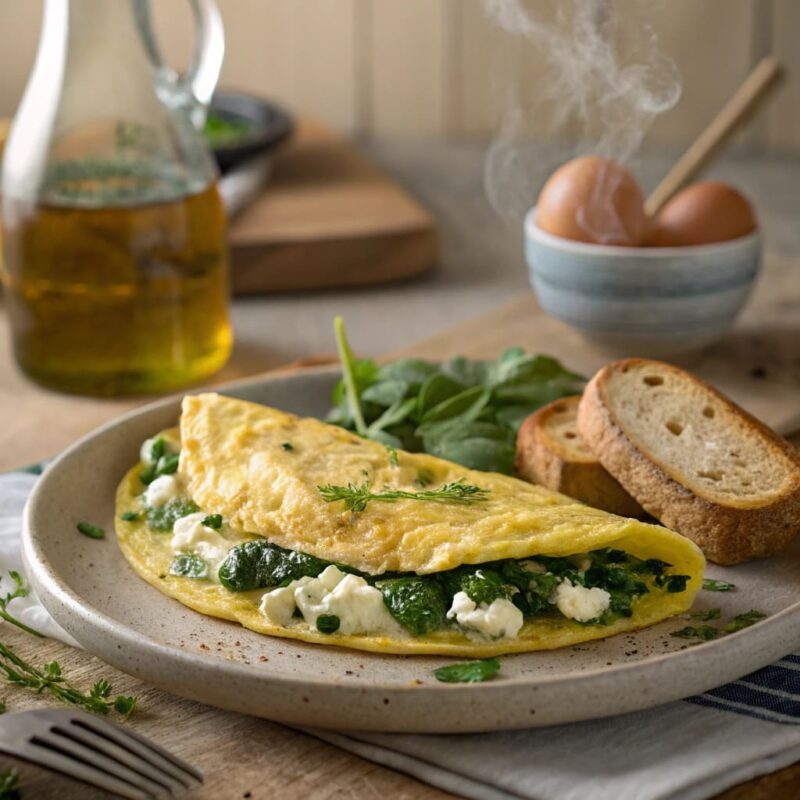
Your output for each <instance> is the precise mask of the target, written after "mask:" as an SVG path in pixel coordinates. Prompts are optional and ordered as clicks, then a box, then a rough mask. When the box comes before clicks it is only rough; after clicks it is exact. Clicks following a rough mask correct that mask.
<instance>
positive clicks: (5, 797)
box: [0, 767, 22, 800]
mask: <svg viewBox="0 0 800 800" xmlns="http://www.w3.org/2000/svg"><path fill="white" fill-rule="evenodd" d="M21 797H22V795H21V794H20V793H19V773H18V772H17V771H16V770H15V769H14V768H13V767H11V768H9V769H4V770H3V771H2V772H0V800H20V798H21Z"/></svg>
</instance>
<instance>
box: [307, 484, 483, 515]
mask: <svg viewBox="0 0 800 800" xmlns="http://www.w3.org/2000/svg"><path fill="white" fill-rule="evenodd" d="M317 489H318V490H319V493H320V494H321V495H322V499H323V500H324V501H325V502H326V503H335V502H336V501H338V500H343V501H344V507H345V508H346V509H347V510H348V511H352V512H354V513H358V512H361V511H364V509H366V507H367V504H368V503H369V502H370V501H371V500H380V501H382V502H386V503H393V502H395V501H396V500H404V499H405V500H430V501H437V502H448V501H449V502H458V503H476V502H479V501H482V500H486V499H487V498H486V495H487V494H488V489H481V488H480V486H475V485H473V484H469V483H464V479H463V478H460V479H459V480H457V481H453V482H452V483H445V484H443V485H442V486H439V487H437V488H436V489H431V490H428V491H424V490H423V491H419V492H406V491H402V490H399V489H386V490H384V491H382V492H373V491H371V490H370V484H369V481H364V483H362V484H361V485H360V486H356V485H355V484H354V483H349V484H347V486H332V485H330V484H329V485H327V486H317Z"/></svg>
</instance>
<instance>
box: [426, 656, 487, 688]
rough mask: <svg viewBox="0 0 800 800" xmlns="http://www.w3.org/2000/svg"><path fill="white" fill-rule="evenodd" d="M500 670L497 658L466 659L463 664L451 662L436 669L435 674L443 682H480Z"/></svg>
mask: <svg viewBox="0 0 800 800" xmlns="http://www.w3.org/2000/svg"><path fill="white" fill-rule="evenodd" d="M498 672H500V662H499V661H498V660H497V659H496V658H485V659H481V660H480V661H465V662H464V663H462V664H449V665H448V666H446V667H439V669H435V670H434V671H433V674H434V675H435V677H436V680H437V681H441V682H442V683H480V682H481V681H486V680H489V678H492V677H494V676H495V675H497V673H498Z"/></svg>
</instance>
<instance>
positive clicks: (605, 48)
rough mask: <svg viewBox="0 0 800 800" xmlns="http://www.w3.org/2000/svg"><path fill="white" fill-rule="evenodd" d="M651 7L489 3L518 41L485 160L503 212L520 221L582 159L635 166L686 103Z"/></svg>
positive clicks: (571, 0) (518, 0)
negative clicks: (651, 133) (554, 177)
mask: <svg viewBox="0 0 800 800" xmlns="http://www.w3.org/2000/svg"><path fill="white" fill-rule="evenodd" d="M652 6H653V2H652V0H650V1H649V2H648V0H626V2H625V3H613V4H612V3H611V2H609V0H551V2H547V0H532V1H529V2H525V0H484V7H485V10H486V13H487V15H488V16H489V18H490V19H492V20H493V21H494V22H495V23H496V24H497V25H499V26H500V28H501V29H502V30H503V31H505V32H506V33H507V34H510V35H512V36H513V37H514V38H515V42H514V43H513V44H514V46H513V47H509V48H507V49H508V53H507V57H508V58H509V59H510V61H512V62H513V63H509V64H508V65H507V66H509V67H510V69H508V70H507V71H508V75H509V77H508V80H506V81H505V85H503V86H501V87H500V90H501V96H502V102H503V108H502V109H501V112H502V113H501V123H500V129H499V133H498V136H497V137H496V138H495V140H494V141H493V142H492V145H491V147H490V148H489V153H488V156H487V159H486V174H485V182H486V191H487V194H488V196H489V200H490V201H491V203H492V205H493V206H494V207H495V209H496V210H497V211H498V212H500V213H501V214H504V215H510V216H512V217H514V218H516V219H521V218H522V216H523V215H524V213H525V212H526V211H527V209H528V208H530V206H531V205H532V204H533V203H534V202H535V198H536V194H537V193H538V190H539V189H540V187H541V185H542V183H543V182H544V180H546V178H547V177H548V175H549V174H550V173H551V172H552V171H553V170H554V169H555V168H556V167H557V166H559V165H560V164H561V163H563V162H564V161H567V160H569V159H570V158H572V157H574V156H576V155H579V154H586V153H593V154H596V155H601V156H607V157H610V158H614V159H617V160H618V161H621V162H623V163H625V162H626V161H629V159H630V158H631V156H632V155H633V154H634V153H636V151H637V150H638V148H639V145H640V144H641V141H642V138H643V137H644V135H645V133H646V132H647V130H648V128H649V127H650V125H651V123H652V122H653V120H654V119H655V117H656V116H657V115H658V114H661V113H663V112H664V111H667V110H669V109H670V108H672V107H673V106H674V105H675V104H676V103H677V102H678V99H679V98H680V94H681V81H680V75H679V73H678V70H677V68H676V66H675V64H674V63H673V62H672V61H671V60H670V59H669V58H667V57H666V56H664V55H663V54H662V53H661V52H659V50H658V44H657V39H656V35H655V32H654V31H653V29H652V26H651V25H650V23H649V22H648V21H647V19H646V18H645V14H646V12H647V10H648V7H649V8H652ZM623 12H624V13H623ZM526 49H527V50H529V51H533V52H529V53H527V54H526V53H525V52H524V51H525V50H526ZM523 59H525V60H526V61H527V62H528V63H529V64H532V66H531V67H529V68H528V69H526V68H525V62H524V61H523ZM536 59H538V61H536Z"/></svg>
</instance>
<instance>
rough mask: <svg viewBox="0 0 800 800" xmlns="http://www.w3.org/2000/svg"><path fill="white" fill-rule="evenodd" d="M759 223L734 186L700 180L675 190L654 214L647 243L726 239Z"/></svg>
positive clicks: (683, 243)
mask: <svg viewBox="0 0 800 800" xmlns="http://www.w3.org/2000/svg"><path fill="white" fill-rule="evenodd" d="M757 227H758V222H757V220H756V215H755V213H754V212H753V207H752V206H751V205H750V203H749V202H748V201H747V198H746V197H745V196H744V195H743V194H742V193H741V192H738V191H737V190H736V189H734V188H733V186H729V185H728V184H727V183H721V182H720V181H703V182H702V183H693V184H692V185H691V186H687V187H686V188H685V189H684V190H683V191H681V192H678V194H676V195H675V197H673V198H672V200H670V201H669V202H668V203H667V204H666V205H665V206H664V208H662V209H661V211H660V212H659V213H658V214H657V216H656V219H655V224H654V226H653V228H652V230H651V231H650V233H649V234H648V235H647V237H646V241H645V244H646V245H648V246H649V247H686V246H689V245H694V244H710V243H711V242H727V241H729V240H730V239H738V238H739V237H740V236H745V235H746V234H748V233H751V232H752V231H754V230H755V229H756V228H757Z"/></svg>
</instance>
